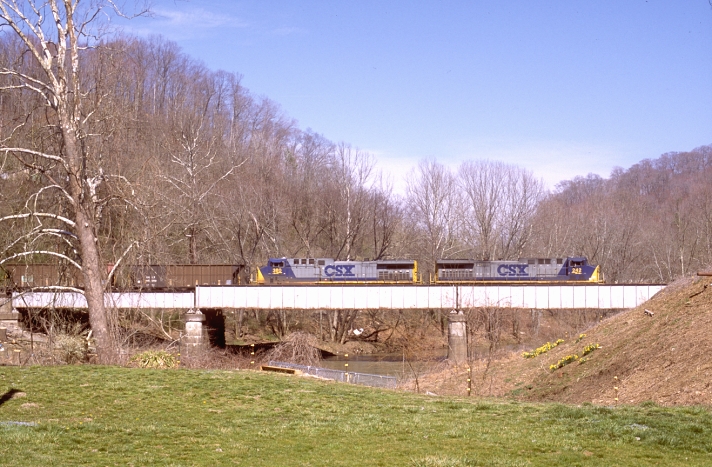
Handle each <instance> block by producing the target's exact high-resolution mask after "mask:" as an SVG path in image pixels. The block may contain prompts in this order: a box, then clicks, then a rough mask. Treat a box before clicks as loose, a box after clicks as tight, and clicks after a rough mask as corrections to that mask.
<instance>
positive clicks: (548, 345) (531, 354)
mask: <svg viewBox="0 0 712 467" xmlns="http://www.w3.org/2000/svg"><path fill="white" fill-rule="evenodd" d="M563 343H564V340H563V339H558V340H557V341H556V342H554V343H551V342H547V343H546V344H544V345H542V346H541V347H538V348H536V349H534V350H532V351H531V352H524V353H522V357H524V358H534V357H536V356H537V355H541V354H543V353H546V352H548V351H549V350H551V349H553V348H554V347H556V346H557V345H559V344H563Z"/></svg>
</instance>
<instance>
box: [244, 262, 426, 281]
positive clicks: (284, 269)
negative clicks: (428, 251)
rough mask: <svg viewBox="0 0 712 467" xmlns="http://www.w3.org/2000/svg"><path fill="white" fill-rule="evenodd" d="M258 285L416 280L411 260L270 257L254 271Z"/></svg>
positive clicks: (415, 265)
mask: <svg viewBox="0 0 712 467" xmlns="http://www.w3.org/2000/svg"><path fill="white" fill-rule="evenodd" d="M255 282H256V283H258V284H282V283H295V284H330V283H338V284H373V283H403V284H405V283H411V284H412V283H417V282H418V263H417V262H416V261H412V260H379V261H336V260H334V259H332V258H270V259H269V261H268V262H267V266H264V267H262V268H259V269H258V270H257V278H256V280H255Z"/></svg>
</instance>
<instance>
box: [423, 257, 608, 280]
mask: <svg viewBox="0 0 712 467" xmlns="http://www.w3.org/2000/svg"><path fill="white" fill-rule="evenodd" d="M549 281H551V282H559V283H560V282H562V281H564V282H602V281H603V275H602V274H601V271H600V266H598V265H595V266H594V265H592V264H589V262H588V259H587V258H585V257H583V256H569V257H567V258H520V259H519V260H518V261H476V260H471V259H470V260H457V259H444V260H440V261H438V262H437V263H436V282H438V283H441V284H442V283H445V284H452V283H475V282H539V283H541V282H549Z"/></svg>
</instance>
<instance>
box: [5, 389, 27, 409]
mask: <svg viewBox="0 0 712 467" xmlns="http://www.w3.org/2000/svg"><path fill="white" fill-rule="evenodd" d="M18 392H22V391H20V390H19V389H10V390H9V391H7V392H6V393H5V394H3V395H2V396H0V406H1V405H3V404H4V403H5V402H7V401H9V400H10V399H12V398H13V397H14V396H15V394H17V393H18Z"/></svg>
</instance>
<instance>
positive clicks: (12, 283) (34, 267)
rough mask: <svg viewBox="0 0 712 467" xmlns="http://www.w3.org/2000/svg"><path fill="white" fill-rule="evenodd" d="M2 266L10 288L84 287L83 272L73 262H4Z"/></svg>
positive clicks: (5, 279)
mask: <svg viewBox="0 0 712 467" xmlns="http://www.w3.org/2000/svg"><path fill="white" fill-rule="evenodd" d="M0 268H2V273H0V274H2V277H3V279H4V280H3V282H4V284H3V285H4V287H6V288H8V289H18V288H19V289H26V288H36V287H52V286H63V287H84V279H83V277H82V272H81V271H80V270H79V269H77V268H76V266H73V265H71V264H62V265H59V264H3V265H2V266H0Z"/></svg>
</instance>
